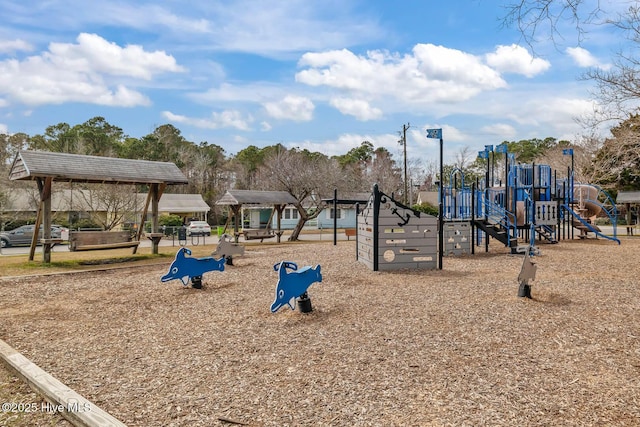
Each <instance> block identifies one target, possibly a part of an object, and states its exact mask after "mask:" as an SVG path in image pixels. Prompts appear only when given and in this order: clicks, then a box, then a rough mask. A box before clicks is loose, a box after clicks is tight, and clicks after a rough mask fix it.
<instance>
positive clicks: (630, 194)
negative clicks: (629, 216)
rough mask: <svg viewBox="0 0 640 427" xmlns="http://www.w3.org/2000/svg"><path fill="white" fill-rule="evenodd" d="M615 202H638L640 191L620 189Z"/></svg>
mask: <svg viewBox="0 0 640 427" xmlns="http://www.w3.org/2000/svg"><path fill="white" fill-rule="evenodd" d="M616 203H640V191H620V192H618V197H616Z"/></svg>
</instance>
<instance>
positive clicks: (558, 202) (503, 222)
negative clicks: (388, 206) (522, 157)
mask: <svg viewBox="0 0 640 427" xmlns="http://www.w3.org/2000/svg"><path fill="white" fill-rule="evenodd" d="M488 147H490V146H487V148H485V151H484V152H480V157H481V158H486V159H487V171H486V175H485V179H484V180H482V181H480V180H477V181H476V182H475V183H473V184H472V185H471V186H469V185H467V184H466V183H465V180H464V173H463V172H462V171H461V170H460V169H458V168H456V169H454V170H452V171H451V173H450V175H449V182H448V185H447V186H442V187H441V188H442V192H441V194H440V198H441V201H442V206H443V219H444V222H445V224H452V223H467V224H468V225H469V229H470V231H471V236H470V237H471V239H472V240H474V241H475V243H476V244H478V245H479V244H480V243H481V242H482V241H483V240H484V243H485V248H486V250H488V244H489V238H494V239H497V240H498V241H500V242H502V243H503V244H504V245H505V246H507V247H509V248H511V251H512V253H523V252H524V251H526V250H529V251H531V252H533V253H535V252H536V251H537V250H538V249H537V248H536V246H535V244H536V242H542V241H545V242H548V243H558V242H559V241H560V240H564V239H573V238H574V234H575V231H576V230H577V231H578V232H579V235H578V237H579V238H583V239H584V238H587V237H589V235H590V233H593V234H594V235H595V236H596V237H602V238H604V239H608V240H612V241H614V242H616V243H618V244H620V240H619V239H618V238H617V215H618V211H617V208H616V205H615V202H614V201H613V199H612V198H611V197H610V196H609V195H608V194H607V193H606V192H605V191H604V190H602V189H601V188H600V187H598V186H597V185H594V184H583V183H576V182H574V172H573V170H572V169H569V170H568V171H567V175H566V177H564V178H558V176H557V172H554V171H552V169H551V167H550V166H548V165H536V164H517V163H516V161H515V156H514V155H513V154H510V153H508V152H507V151H506V149H502V150H501V151H498V150H496V151H497V152H502V153H504V154H505V167H504V171H505V175H504V176H503V177H502V179H499V180H497V182H496V178H495V177H494V174H493V171H490V169H491V168H490V165H489V161H488V159H489V153H490V150H489V148H488ZM502 147H505V146H499V147H498V149H500V148H502ZM505 148H506V147H505ZM597 217H607V218H608V220H609V222H610V223H611V225H612V226H613V235H612V236H611V235H607V234H604V233H602V230H601V229H600V228H599V227H598V226H597V225H596V218H597ZM471 250H472V251H473V246H471Z"/></svg>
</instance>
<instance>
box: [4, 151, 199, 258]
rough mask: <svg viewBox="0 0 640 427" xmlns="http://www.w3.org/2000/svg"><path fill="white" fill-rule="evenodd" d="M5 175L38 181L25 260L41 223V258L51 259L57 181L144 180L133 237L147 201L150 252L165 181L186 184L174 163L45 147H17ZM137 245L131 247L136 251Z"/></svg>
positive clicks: (154, 246) (154, 248) (155, 248)
mask: <svg viewBox="0 0 640 427" xmlns="http://www.w3.org/2000/svg"><path fill="white" fill-rule="evenodd" d="M9 179H10V180H12V181H15V180H31V181H36V183H37V184H38V191H39V193H40V204H39V208H38V212H37V215H36V224H35V232H34V234H33V240H32V241H31V251H30V253H29V260H30V261H33V258H34V254H35V249H36V243H37V242H38V237H39V236H38V234H39V230H40V226H41V225H42V226H43V234H44V235H43V236H42V239H41V242H42V246H43V249H42V259H43V262H45V263H48V262H51V248H52V246H53V245H54V244H55V243H57V242H55V241H54V240H53V239H51V187H52V184H53V182H54V181H57V182H67V183H70V182H78V183H93V184H144V185H148V186H149V192H148V194H147V199H146V202H145V204H144V210H143V214H142V216H141V224H140V226H139V227H138V232H137V236H136V238H137V240H140V236H141V234H142V230H143V228H144V227H143V225H144V220H145V217H146V216H147V212H148V209H149V205H151V216H152V222H151V234H150V235H149V236H148V237H149V238H150V239H151V241H152V252H153V253H154V254H157V253H158V245H159V243H160V236H161V233H158V201H159V200H160V197H161V196H162V193H163V192H164V190H165V188H166V187H167V185H180V184H182V185H184V184H187V183H188V181H187V178H186V177H185V176H184V174H183V173H182V172H181V171H180V169H178V167H177V166H176V165H175V164H174V163H169V162H152V161H148V160H131V159H119V158H112V157H99V156H85V155H80V154H68V153H53V152H47V151H20V152H18V154H17V155H16V158H15V159H14V161H13V164H12V165H11V170H10V172H9ZM136 249H137V246H136V247H135V248H134V253H135V252H136Z"/></svg>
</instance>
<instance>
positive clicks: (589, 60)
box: [0, 0, 620, 162]
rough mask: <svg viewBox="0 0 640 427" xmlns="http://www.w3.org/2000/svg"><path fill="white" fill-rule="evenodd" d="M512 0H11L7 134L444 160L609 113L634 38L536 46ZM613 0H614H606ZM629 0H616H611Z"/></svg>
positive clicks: (3, 42) (5, 61)
mask: <svg viewBox="0 0 640 427" xmlns="http://www.w3.org/2000/svg"><path fill="white" fill-rule="evenodd" d="M505 3H506V0H504V1H499V0H451V1H447V2H444V1H430V0H405V1H402V2H391V1H386V0H323V1H316V0H286V1H276V0H262V1H261V0H226V1H215V0H190V1H189V2H184V1H178V0H155V1H153V2H148V1H144V0H141V1H135V2H134V1H119V0H114V1H109V2H93V1H86V0H82V1H76V0H67V1H57V0H49V1H31V0H22V1H8V0H0V16H2V20H0V133H8V134H13V133H17V132H24V133H27V134H29V135H36V134H43V133H44V131H45V129H46V128H47V127H48V126H51V125H56V124H58V123H68V124H70V125H71V126H74V125H76V124H81V123H84V122H86V121H87V120H89V119H91V118H93V117H96V116H101V117H104V118H105V119H106V120H107V122H109V123H110V124H112V125H114V126H118V127H120V128H121V129H122V130H123V132H124V133H125V134H126V135H129V136H132V137H138V138H139V137H142V136H144V135H147V134H149V133H152V132H153V130H154V129H155V128H156V127H158V126H160V125H163V124H172V125H173V126H175V127H176V128H178V129H179V130H180V131H181V132H182V135H183V136H184V137H185V138H186V139H187V140H189V141H192V142H194V143H196V144H199V143H201V142H207V143H209V144H216V145H219V146H221V147H222V148H224V150H225V152H226V154H227V155H234V154H236V153H237V152H238V151H240V150H242V149H243V148H246V147H248V146H249V145H255V146H257V147H264V146H268V145H274V144H278V143H280V144H283V145H285V146H287V147H290V148H293V147H298V148H301V149H308V150H311V151H319V152H322V153H325V154H327V155H329V156H331V155H341V154H346V153H347V152H348V151H349V150H350V149H352V148H354V147H358V146H359V145H360V144H361V143H362V142H363V141H370V142H371V143H372V144H373V145H374V147H376V148H378V147H384V148H387V149H388V150H389V151H390V152H391V153H392V154H393V156H394V158H395V159H397V160H400V159H401V158H402V156H403V151H402V150H403V146H402V144H400V143H399V141H400V138H401V134H402V130H403V126H406V125H408V126H409V127H408V130H407V133H406V137H407V139H406V141H407V143H406V149H407V157H408V158H409V160H410V161H414V162H416V161H417V162H430V161H436V162H437V159H438V156H439V141H438V140H436V139H428V138H427V137H426V129H430V128H441V129H442V136H443V146H444V157H445V162H451V161H453V159H454V158H455V157H456V155H457V154H459V153H460V152H461V151H462V150H464V149H465V148H466V149H468V150H470V151H471V152H472V153H476V152H477V151H480V150H482V149H483V148H484V145H487V144H494V145H497V144H499V143H501V142H502V141H505V140H508V141H518V140H522V139H531V138H546V137H554V138H557V139H566V140H569V141H575V140H576V139H577V138H578V137H579V135H580V133H581V127H580V125H579V124H578V123H577V122H576V118H577V117H581V116H584V115H586V114H589V113H590V112H592V111H593V109H594V108H595V107H596V105H595V104H594V101H592V96H591V91H592V90H593V83H592V82H590V81H585V80H584V79H581V78H580V76H581V75H583V73H584V72H585V71H587V70H588V69H589V68H590V67H599V68H601V69H605V70H606V69H608V68H609V67H610V66H611V62H612V60H613V58H614V57H613V52H614V51H615V50H616V48H617V47H618V44H619V43H620V37H619V34H618V35H616V34H613V33H610V32H607V30H606V29H605V28H599V27H598V28H592V29H591V31H590V33H589V34H588V35H587V37H586V38H585V39H584V40H581V41H580V43H579V44H578V40H577V36H576V35H575V34H574V33H573V32H572V23H570V22H566V23H563V25H564V24H566V26H567V28H566V29H563V28H560V29H561V30H567V31H566V32H565V33H563V34H566V37H564V38H562V39H560V40H556V43H551V42H550V41H549V40H544V39H543V40H542V41H540V42H539V43H536V44H535V45H533V46H530V45H528V44H527V43H526V42H525V41H524V40H523V38H522V36H521V34H520V33H519V32H518V31H517V30H516V29H514V28H506V27H505V26H504V25H502V22H503V20H502V18H503V17H504V15H505V13H506V10H505V8H504V4H505ZM601 4H602V5H603V7H604V8H605V9H606V8H607V7H613V6H608V4H607V2H606V1H604V2H601ZM612 4H616V2H615V1H614V2H612Z"/></svg>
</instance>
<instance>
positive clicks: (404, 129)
mask: <svg viewBox="0 0 640 427" xmlns="http://www.w3.org/2000/svg"><path fill="white" fill-rule="evenodd" d="M410 127H411V124H409V123H407V124H406V125H402V139H401V140H400V141H398V142H399V143H400V144H402V146H403V151H404V192H403V193H402V200H403V201H404V204H405V205H406V204H407V194H408V192H409V189H408V187H407V183H408V178H407V130H408V129H409V128H410ZM410 202H411V201H409V203H410Z"/></svg>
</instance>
